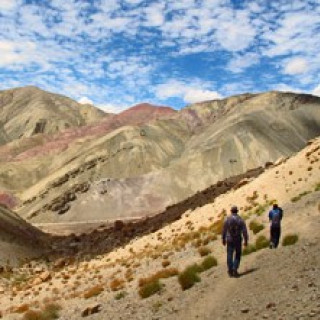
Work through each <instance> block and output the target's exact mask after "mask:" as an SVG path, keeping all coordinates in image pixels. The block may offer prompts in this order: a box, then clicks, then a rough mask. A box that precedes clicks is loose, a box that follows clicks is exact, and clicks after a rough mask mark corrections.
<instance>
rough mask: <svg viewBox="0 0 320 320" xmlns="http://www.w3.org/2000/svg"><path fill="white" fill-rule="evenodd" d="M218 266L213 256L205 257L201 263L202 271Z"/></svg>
mask: <svg viewBox="0 0 320 320" xmlns="http://www.w3.org/2000/svg"><path fill="white" fill-rule="evenodd" d="M217 265H218V261H217V259H216V258H215V257H214V256H207V257H206V258H204V259H203V261H202V263H201V269H202V271H205V270H208V269H210V268H212V267H215V266H217Z"/></svg>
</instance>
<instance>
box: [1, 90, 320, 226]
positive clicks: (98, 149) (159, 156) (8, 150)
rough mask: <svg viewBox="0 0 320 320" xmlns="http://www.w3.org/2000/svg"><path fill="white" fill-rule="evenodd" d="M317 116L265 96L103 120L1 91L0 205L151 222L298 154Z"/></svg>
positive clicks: (38, 95)
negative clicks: (248, 173)
mask: <svg viewBox="0 0 320 320" xmlns="http://www.w3.org/2000/svg"><path fill="white" fill-rule="evenodd" d="M319 108H320V98H318V97H315V96H311V95H305V94H294V93H282V92H275V91H273V92H266V93H261V94H242V95H238V96H233V97H230V98H225V99H222V100H213V101H206V102H203V103H197V104H193V105H190V106H187V107H185V108H183V109H181V110H180V111H176V110H173V109H172V108H170V107H164V106H153V105H150V104H147V103H143V104H140V105H136V106H134V107H132V108H130V109H128V110H126V111H123V112H121V113H120V114H106V113H104V112H103V111H101V110H99V109H97V108H95V107H94V106H91V105H81V104H78V103H77V102H75V101H73V100H71V99H69V98H67V97H63V96H60V95H55V94H51V93H48V92H45V91H42V90H40V89H38V88H35V87H25V88H17V89H12V90H7V91H2V92H0V119H1V123H2V125H1V127H0V133H1V135H0V137H1V138H0V143H1V144H2V146H0V164H1V165H0V200H1V198H2V199H5V204H7V205H8V204H10V206H11V207H13V206H15V210H16V211H17V212H18V214H20V215H21V216H22V217H24V218H26V219H29V220H30V221H31V222H58V221H60V222H62V221H63V222H68V221H87V220H114V219H119V218H122V219H123V218H133V217H135V218H136V217H143V216H146V215H152V214H155V213H157V212H160V211H162V210H164V209H165V208H166V207H167V206H169V205H172V204H174V203H176V202H179V201H181V200H183V199H185V198H187V197H189V196H190V195H192V194H194V193H196V192H198V191H200V190H203V189H205V188H207V187H208V186H210V185H212V184H214V183H216V182H218V181H219V180H223V179H225V178H228V177H230V176H233V175H236V174H240V173H244V172H246V171H247V170H249V169H253V168H257V167H260V166H265V165H266V164H268V163H269V162H274V161H277V160H279V159H280V158H283V157H284V158H285V157H288V156H290V155H292V154H293V153H294V152H297V151H299V150H301V148H303V147H304V146H305V145H306V142H307V141H308V140H310V139H312V138H314V137H316V136H318V135H319V134H320V109H319ZM31 115H32V116H31Z"/></svg>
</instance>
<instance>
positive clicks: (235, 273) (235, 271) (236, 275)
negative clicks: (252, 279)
mask: <svg viewBox="0 0 320 320" xmlns="http://www.w3.org/2000/svg"><path fill="white" fill-rule="evenodd" d="M233 276H234V277H235V278H239V277H240V274H239V273H238V270H233Z"/></svg>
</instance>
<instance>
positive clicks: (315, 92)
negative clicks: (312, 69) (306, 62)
mask: <svg viewBox="0 0 320 320" xmlns="http://www.w3.org/2000/svg"><path fill="white" fill-rule="evenodd" d="M311 93H312V94H313V95H315V96H318V97H320V84H319V85H317V86H316V87H315V88H314V89H313V90H312V92H311Z"/></svg>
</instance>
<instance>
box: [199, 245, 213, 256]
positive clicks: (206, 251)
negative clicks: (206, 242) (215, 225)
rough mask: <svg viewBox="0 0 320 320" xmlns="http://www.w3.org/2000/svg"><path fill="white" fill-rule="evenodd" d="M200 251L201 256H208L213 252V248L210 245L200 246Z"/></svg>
mask: <svg viewBox="0 0 320 320" xmlns="http://www.w3.org/2000/svg"><path fill="white" fill-rule="evenodd" d="M198 252H199V254H200V256H201V257H204V256H207V255H208V254H209V253H211V249H210V248H208V247H200V248H199V249H198Z"/></svg>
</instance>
